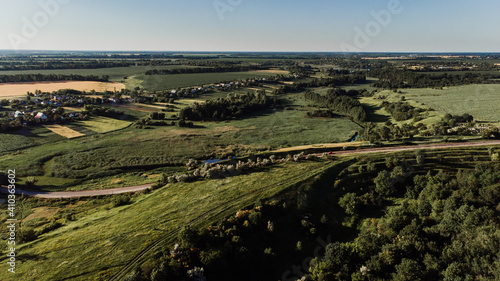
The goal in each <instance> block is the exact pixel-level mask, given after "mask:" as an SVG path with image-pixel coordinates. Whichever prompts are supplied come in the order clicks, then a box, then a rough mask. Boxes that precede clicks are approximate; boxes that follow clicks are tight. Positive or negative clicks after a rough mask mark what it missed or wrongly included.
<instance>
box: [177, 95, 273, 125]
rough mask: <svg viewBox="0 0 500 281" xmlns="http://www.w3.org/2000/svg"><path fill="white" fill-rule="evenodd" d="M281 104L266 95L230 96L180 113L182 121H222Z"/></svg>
mask: <svg viewBox="0 0 500 281" xmlns="http://www.w3.org/2000/svg"><path fill="white" fill-rule="evenodd" d="M278 104H279V101H278V99H276V98H275V97H268V96H266V94H265V93H262V92H260V93H256V94H250V93H247V94H243V95H235V94H229V95H228V96H227V97H226V98H224V99H222V98H219V99H213V100H207V101H206V102H204V103H197V102H195V103H193V104H191V105H190V106H188V107H185V108H183V109H182V110H181V111H180V113H179V118H180V119H186V120H191V121H221V120H230V119H236V118H241V117H243V116H245V115H248V114H251V113H253V112H256V111H259V110H263V109H266V108H269V107H272V106H277V105H278Z"/></svg>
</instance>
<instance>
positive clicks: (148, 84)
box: [127, 71, 276, 91]
mask: <svg viewBox="0 0 500 281" xmlns="http://www.w3.org/2000/svg"><path fill="white" fill-rule="evenodd" d="M274 75H276V74H273V73H265V72H256V71H248V72H224V73H195V74H176V75H143V74H141V75H136V76H134V77H132V78H133V79H129V80H136V81H137V80H138V81H143V82H142V86H143V87H144V89H145V90H148V91H160V90H168V89H177V88H178V87H188V86H201V85H204V84H211V83H218V82H224V81H236V80H243V79H247V78H265V77H269V76H274ZM127 83H129V81H127ZM133 83H137V82H133Z"/></svg>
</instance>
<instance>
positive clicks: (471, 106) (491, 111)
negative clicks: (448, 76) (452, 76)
mask: <svg viewBox="0 0 500 281" xmlns="http://www.w3.org/2000/svg"><path fill="white" fill-rule="evenodd" d="M403 92H404V94H403V95H404V96H405V97H406V98H407V99H410V100H415V101H418V102H419V103H424V104H426V105H428V106H430V107H431V108H433V109H435V110H436V111H438V112H440V113H442V114H445V113H450V114H456V115H461V114H464V113H469V114H471V115H472V116H474V119H475V120H478V121H483V122H488V123H499V122H500V111H499V110H498V105H499V104H500V85H496V84H486V85H467V86H460V87H449V88H444V89H443V90H437V89H404V90H403Z"/></svg>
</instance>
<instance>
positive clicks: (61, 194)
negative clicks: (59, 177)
mask: <svg viewBox="0 0 500 281" xmlns="http://www.w3.org/2000/svg"><path fill="white" fill-rule="evenodd" d="M488 145H500V140H494V141H478V142H464V143H440V144H424V145H413V146H398V147H377V148H367V149H358V150H345V151H335V152H332V153H333V154H334V155H348V154H365V153H383V152H398V151H409V150H418V149H428V150H430V149H444V148H459V147H477V146H488ZM151 186H152V184H143V185H137V186H129V187H121V188H113V189H102V190H82V191H58V192H44V191H25V190H22V189H16V194H25V195H28V196H34V197H38V198H47V199H59V198H78V197H93V196H102V195H113V194H120V193H129V192H137V191H142V190H145V189H148V188H151ZM0 192H1V193H8V189H7V187H5V186H2V187H1V188H0Z"/></svg>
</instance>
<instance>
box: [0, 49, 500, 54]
mask: <svg viewBox="0 0 500 281" xmlns="http://www.w3.org/2000/svg"><path fill="white" fill-rule="evenodd" d="M0 52H14V53H15V52H62V53H64V52H85V53H92V52H94V53H134V52H135V53H194V54H199V53H201V54H203V53H210V54H225V53H268V54H269V53H270V54H273V53H275V54H283V53H288V54H324V53H327V54H500V51H491V52H487V51H364V52H342V51H249V50H246V51H193V50H189V51H186V50H184V51H181V50H62V49H60V50H57V49H21V50H18V49H0Z"/></svg>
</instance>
